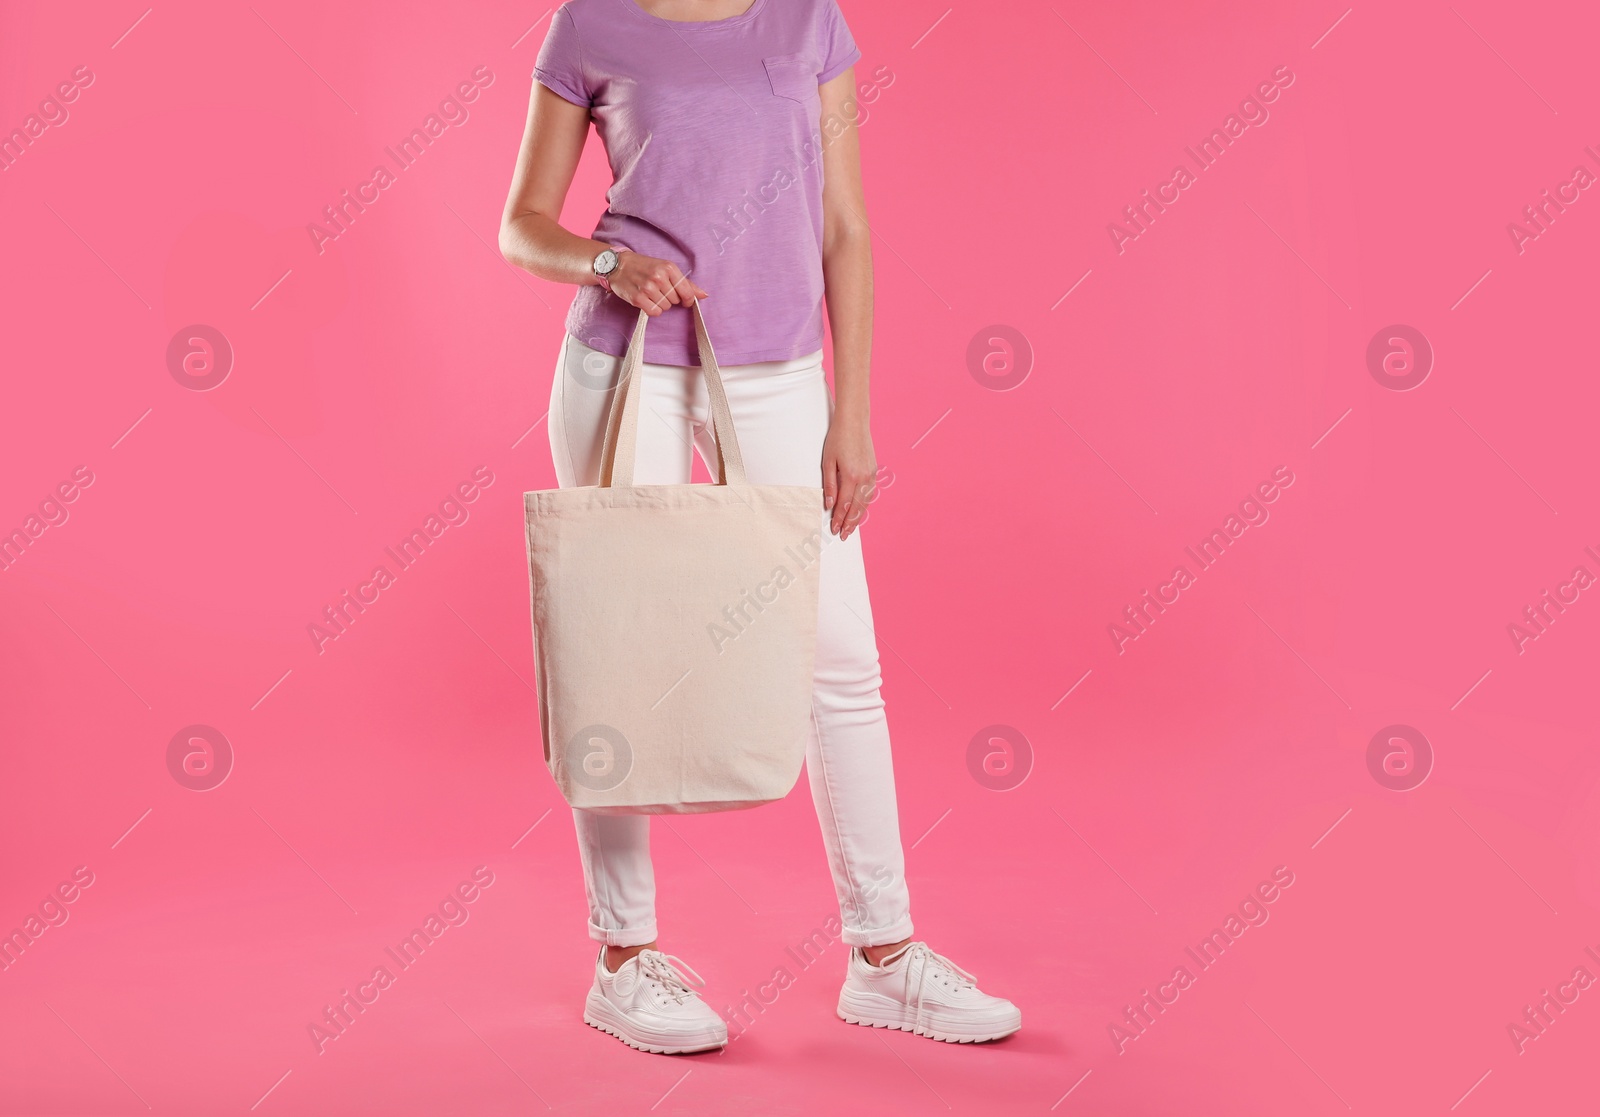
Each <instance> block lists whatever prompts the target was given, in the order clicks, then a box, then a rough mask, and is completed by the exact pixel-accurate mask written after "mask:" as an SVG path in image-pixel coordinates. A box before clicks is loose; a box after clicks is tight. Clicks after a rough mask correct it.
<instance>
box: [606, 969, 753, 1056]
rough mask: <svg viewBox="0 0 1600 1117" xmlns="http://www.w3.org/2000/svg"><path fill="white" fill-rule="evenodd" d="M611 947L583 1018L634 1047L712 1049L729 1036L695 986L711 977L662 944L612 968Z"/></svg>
mask: <svg viewBox="0 0 1600 1117" xmlns="http://www.w3.org/2000/svg"><path fill="white" fill-rule="evenodd" d="M605 958H606V950H605V947H603V946H602V947H601V948H600V956H599V957H598V958H596V959H595V963H594V986H593V988H591V989H590V990H589V999H588V1000H587V1001H585V1002H584V1006H583V1022H584V1023H585V1024H588V1025H590V1026H591V1027H595V1028H599V1029H600V1030H601V1031H602V1032H609V1033H611V1034H612V1035H614V1036H616V1037H617V1038H618V1039H620V1040H621V1041H622V1042H623V1043H626V1044H627V1045H628V1046H629V1047H637V1048H638V1049H639V1050H640V1051H653V1052H656V1053H658V1054H662V1055H685V1054H688V1053H689V1052H691V1051H712V1050H715V1049H716V1048H719V1047H724V1046H726V1045H727V1042H728V1026H727V1025H726V1024H724V1023H723V1022H722V1017H720V1016H718V1015H717V1014H716V1012H715V1011H713V1009H712V1008H711V1006H710V1005H708V1004H706V1003H705V1002H704V1001H702V1000H701V999H700V997H699V994H697V993H696V992H695V990H696V989H698V988H700V987H702V986H704V985H705V979H704V978H702V977H701V976H700V975H699V974H697V973H695V972H694V971H693V970H691V969H689V967H688V966H687V965H685V964H684V962H683V960H682V959H681V958H674V957H671V956H669V955H666V954H663V953H661V951H659V950H641V951H640V952H639V953H638V954H637V955H635V956H634V957H632V958H629V959H628V960H627V961H626V962H624V963H622V965H620V966H618V967H617V970H616V972H615V973H612V972H611V971H610V970H608V969H606V963H605Z"/></svg>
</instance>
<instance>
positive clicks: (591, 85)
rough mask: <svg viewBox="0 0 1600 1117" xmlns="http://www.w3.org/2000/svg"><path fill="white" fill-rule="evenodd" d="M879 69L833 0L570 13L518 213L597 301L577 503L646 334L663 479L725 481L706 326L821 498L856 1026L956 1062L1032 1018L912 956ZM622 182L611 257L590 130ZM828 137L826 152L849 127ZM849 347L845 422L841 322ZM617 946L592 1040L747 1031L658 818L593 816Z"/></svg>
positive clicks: (575, 315)
mask: <svg viewBox="0 0 1600 1117" xmlns="http://www.w3.org/2000/svg"><path fill="white" fill-rule="evenodd" d="M860 56H861V54H860V51H858V50H857V49H856V46H855V43H854V41H853V39H852V38H851V35H850V31H849V29H848V28H847V27H846V26H845V22H844V17H843V16H842V15H841V14H840V12H839V10H838V8H837V6H836V5H835V2H834V0H570V2H569V3H566V4H564V5H563V6H562V7H561V8H559V9H558V10H557V11H556V12H555V13H554V15H553V16H552V17H551V24H550V29H549V32H548V34H547V37H546V39H545V42H544V46H543V48H542V49H541V50H540V52H539V59H538V62H537V65H536V67H535V69H534V76H535V78H536V79H537V81H536V83H535V84H534V87H533V97H532V103H531V104H530V106H529V110H528V123H527V129H526V131H525V133H524V135H523V140H522V149H521V151H520V153H519V155H518V159H517V167H516V172H515V175H514V177H513V179H512V185H511V196H510V198H509V199H508V200H507V202H506V209H505V216H504V220H503V222H502V225H501V229H500V248H501V251H502V252H503V253H504V255H505V257H506V259H507V260H509V261H511V262H512V263H514V264H516V265H518V266H519V267H523V268H526V269H527V270H528V271H530V272H532V273H533V274H535V275H538V276H541V277H543V278H545V279H549V280H553V281H558V282H564V283H572V284H576V285H577V287H578V292H577V296H576V297H575V298H574V299H573V303H572V308H571V311H570V312H569V314H568V315H567V323H566V324H567V336H566V338H565V339H564V341H563V344H562V351H561V355H560V358H559V361H558V363H557V368H556V375H555V383H554V386H553V390H552V392H551V400H550V416H549V429H550V448H551V453H552V454H553V456H554V459H555V468H556V476H557V479H558V481H559V483H560V485H561V486H562V487H563V488H566V487H570V486H574V485H593V484H596V483H597V480H598V476H599V463H600V453H601V443H602V439H603V434H604V427H605V421H606V415H607V412H608V409H609V407H610V398H611V396H610V393H611V390H612V388H613V386H614V385H615V384H616V382H617V378H618V370H619V367H620V364H621V355H622V354H623V353H624V352H625V351H626V348H627V342H628V337H629V334H630V333H631V331H632V327H633V323H634V321H635V320H636V319H637V316H638V311H639V310H641V309H642V310H644V311H645V312H646V313H647V314H648V315H649V316H650V317H651V319H653V321H652V322H651V324H650V328H649V330H648V331H647V333H646V339H645V352H644V361H645V363H644V365H643V371H642V376H643V379H642V381H641V385H640V387H641V391H642V394H643V403H644V406H645V408H646V409H648V411H650V412H654V417H653V418H652V417H651V416H650V415H648V414H645V413H643V412H642V413H641V414H643V415H644V417H643V419H642V420H641V422H640V424H639V433H638V449H637V458H636V466H635V468H636V470H637V472H636V475H635V476H636V479H637V480H638V481H639V482H640V483H646V484H684V483H687V482H688V481H689V480H690V464H691V462H690V454H691V451H690V448H689V447H690V445H691V441H692V444H693V445H694V446H695V447H697V448H698V450H699V452H700V455H701V457H702V459H703V460H705V462H706V463H707V465H708V467H709V468H710V470H711V471H712V474H713V476H715V475H716V469H717V465H716V463H717V460H718V459H717V454H716V446H715V442H714V440H713V436H712V432H711V429H710V426H711V424H710V421H709V410H708V407H709V405H708V400H707V396H706V390H705V385H704V381H703V379H702V377H701V376H700V372H699V369H698V363H699V355H698V349H697V346H696V343H695V334H694V326H693V313H694V311H693V309H692V308H693V307H694V306H695V304H696V303H697V302H698V301H699V300H706V304H705V308H704V311H703V312H704V313H705V314H706V318H707V323H708V329H709V331H710V333H711V335H712V337H713V339H714V341H715V343H716V347H717V355H718V358H719V364H720V365H721V368H722V378H723V381H724V383H725V387H726V392H727V395H728V400H729V404H730V406H731V408H732V412H733V416H734V420H735V424H736V426H737V429H738V432H739V444H740V447H741V449H742V450H743V454H744V460H745V467H746V470H747V472H748V475H749V479H750V481H751V482H752V483H754V484H771V485H809V486H815V485H817V484H818V481H819V478H820V481H821V488H822V492H823V504H824V507H823V508H822V509H819V510H818V517H819V520H820V519H821V518H822V517H824V516H826V517H827V522H828V529H829V531H830V532H831V533H832V535H833V536H836V537H837V538H836V539H830V540H829V542H828V544H827V546H825V547H824V549H823V553H822V560H821V562H822V565H821V588H820V597H821V600H820V604H819V608H818V618H817V625H818V630H817V654H816V672H815V689H814V695H813V701H812V715H813V716H812V723H813V724H812V732H811V734H810V740H809V742H808V745H807V751H806V769H807V773H808V775H809V778H810V782H811V792H812V796H813V798H814V800H815V802H816V808H817V815H818V818H819V819H820V821H821V824H822V833H823V838H824V842H825V844H826V846H827V851H828V861H829V865H830V867H831V869H832V872H833V879H834V883H835V887H836V890H837V892H838V897H839V905H840V909H841V912H842V932H841V938H842V939H843V940H844V942H845V943H846V944H847V945H848V946H849V947H850V948H851V949H850V958H849V963H848V966H847V970H846V977H845V983H844V988H843V989H842V990H841V992H840V997H839V1007H838V1013H839V1016H840V1017H841V1018H843V1019H844V1020H847V1021H849V1022H850V1023H855V1024H867V1025H873V1026H878V1027H884V1026H887V1027H893V1028H900V1029H903V1030H906V1031H913V1032H916V1033H917V1034H918V1035H926V1036H930V1037H932V1038H934V1039H941V1040H946V1041H950V1042H973V1041H980V1040H990V1039H998V1038H1000V1037H1002V1036H1005V1035H1009V1034H1011V1033H1012V1032H1014V1031H1016V1030H1017V1029H1018V1028H1019V1027H1020V1026H1021V1014H1020V1013H1019V1012H1018V1011H1017V1009H1016V1007H1015V1006H1014V1005H1012V1004H1011V1003H1010V1002H1009V1001H1005V1000H1001V999H999V998H997V997H991V996H988V995H987V994H984V993H982V992H980V991H979V990H978V989H977V987H976V986H975V985H974V984H973V981H972V978H971V975H969V974H967V973H965V972H964V971H963V970H961V969H959V968H958V967H957V966H955V965H954V964H953V963H951V962H950V961H949V960H947V959H945V958H943V957H941V956H940V955H938V954H936V953H934V952H933V951H932V950H930V949H929V948H928V946H927V945H926V944H925V943H921V942H913V941H912V940H911V916H910V907H909V900H908V895H907V889H906V880H905V868H904V860H903V856H902V853H901V849H900V835H899V824H898V820H897V816H896V811H895V792H894V771H893V767H892V760H891V757H890V751H889V732H888V725H887V722H886V720H885V717H884V711H883V701H882V699H881V698H880V697H879V693H878V688H879V674H878V655H877V648H876V645H875V642H874V639H873V633H872V627H871V609H870V607H869V605H868V600H867V584H866V574H865V569H864V567H863V565H862V558H861V541H860V537H859V536H858V535H857V534H856V526H857V524H858V522H859V521H860V518H861V515H862V513H863V512H864V511H865V510H866V505H867V502H868V500H869V498H870V495H871V489H872V483H873V479H874V478H875V476H876V471H877V465H876V462H875V460H874V457H873V450H872V438H871V436H870V434H869V433H868V421H867V375H868V354H869V350H870V346H871V330H872V257H871V249H870V246H869V243H868V238H869V236H870V232H869V230H868V228H867V223H866V219H865V217H864V216H863V214H864V212H865V206H864V204H863V201H862V193H861V173H860V163H859V149H858V146H857V137H856V132H855V127H854V120H855V117H856V104H855V99H854V96H853V94H854V89H855V79H854V70H853V66H854V63H855V62H856V60H857V59H859V58H860ZM591 120H592V121H593V122H594V125H595V129H596V131H597V132H598V133H599V135H600V139H601V141H602V142H603V143H604V145H605V150H606V155H607V157H608V159H609V161H610V165H611V170H612V175H613V178H614V181H613V183H612V186H611V189H610V191H609V192H608V193H607V202H608V207H607V209H606V211H605V213H604V214H603V215H602V216H601V218H600V221H599V224H598V227H597V228H596V229H595V233H594V236H593V237H581V236H578V235H575V234H573V233H570V232H568V231H567V230H565V229H563V228H562V227H561V225H560V224H559V218H560V216H561V207H562V204H563V203H564V202H565V200H566V194H567V190H568V187H569V186H570V185H571V183H572V177H573V174H574V172H575V170H576V168H577V165H578V158H579V156H580V154H581V153H582V151H583V145H584V141H585V139H586V138H587V135H588V129H589V124H590V121H591ZM824 124H826V127H825V128H824ZM824 299H826V302H827V308H828V321H829V323H830V324H831V326H832V329H833V352H834V381H835V389H836V394H835V397H834V398H830V396H829V393H828V387H827V382H826V380H825V379H824V373H823V368H822V352H821V350H822V321H823V317H822V304H823V301H824ZM573 813H574V816H575V819H576V823H577V830H578V848H579V851H580V852H581V854H582V859H583V870H584V877H585V881H586V884H587V891H588V898H589V932H590V935H591V937H593V938H594V939H596V940H597V941H598V942H600V943H601V944H602V946H601V948H600V951H599V956H598V957H597V958H596V960H595V975H594V985H593V987H592V989H591V990H590V993H589V997H588V1001H587V1003H586V1005H585V1009H584V1020H585V1021H586V1022H588V1023H589V1024H591V1025H593V1026H595V1027H597V1028H600V1029H602V1030H603V1031H606V1032H609V1033H610V1034H612V1035H614V1036H616V1037H617V1038H619V1039H621V1040H622V1041H623V1042H624V1043H627V1044H630V1045H631V1046H633V1047H637V1048H640V1049H642V1050H645V1051H656V1052H665V1053H680V1052H689V1051H705V1050H711V1049H714V1048H719V1047H722V1046H723V1045H724V1044H726V1043H727V1036H728V1032H727V1027H726V1025H725V1024H724V1023H723V1021H722V1019H721V1018H720V1017H718V1015H717V1014H716V1013H715V1012H714V1011H712V1009H711V1008H710V1007H709V1006H707V1005H706V1004H705V1003H704V1002H703V1001H702V1000H701V999H700V998H699V996H698V995H697V994H696V992H695V990H696V988H698V987H699V986H700V985H701V984H703V983H702V982H701V981H700V980H699V978H698V977H697V976H695V975H694V974H693V971H692V970H689V969H688V968H687V967H686V966H683V967H682V968H680V966H681V963H679V962H678V960H677V959H674V958H670V957H669V956H668V955H665V954H663V953H662V952H661V951H660V950H658V949H657V944H656V922H655V880H654V876H653V874H652V870H651V865H650V851H649V818H648V817H647V816H644V815H628V816H618V815H598V814H592V813H589V812H586V811H582V810H575V811H574V812H573Z"/></svg>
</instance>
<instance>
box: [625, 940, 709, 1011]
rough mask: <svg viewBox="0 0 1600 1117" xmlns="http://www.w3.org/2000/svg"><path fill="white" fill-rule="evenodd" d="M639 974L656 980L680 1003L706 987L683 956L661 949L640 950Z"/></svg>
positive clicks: (663, 989)
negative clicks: (664, 951) (667, 952)
mask: <svg viewBox="0 0 1600 1117" xmlns="http://www.w3.org/2000/svg"><path fill="white" fill-rule="evenodd" d="M639 976H641V977H643V978H645V979H646V980H648V981H652V982H654V983H655V984H656V985H658V986H659V987H660V988H661V990H662V991H663V992H665V993H666V994H667V996H669V997H671V998H672V999H673V1000H674V1001H675V1002H677V1003H678V1004H682V1003H683V1002H684V1001H686V1000H688V999H689V998H690V997H693V996H695V995H696V994H695V990H697V989H701V988H704V986H705V983H706V979H705V978H703V977H701V976H700V975H699V974H697V973H695V972H694V970H692V969H690V968H689V964H688V963H687V962H685V961H684V960H683V959H682V958H679V957H678V956H677V955H675V954H663V953H662V952H661V951H659V950H645V951H641V952H640V954H639Z"/></svg>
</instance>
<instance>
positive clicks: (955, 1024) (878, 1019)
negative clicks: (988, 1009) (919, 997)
mask: <svg viewBox="0 0 1600 1117" xmlns="http://www.w3.org/2000/svg"><path fill="white" fill-rule="evenodd" d="M838 1012H839V1019H841V1020H843V1021H844V1022H845V1023H846V1024H860V1025H862V1026H863V1027H867V1028H893V1029H895V1030H896V1031H901V1032H911V1033H913V1034H914V1035H919V1036H927V1037H928V1038H929V1039H937V1040H942V1041H943V1042H945V1043H988V1042H989V1041H990V1040H996V1039H1004V1038H1005V1037H1006V1036H1009V1035H1011V1034H1013V1033H1014V1032H1016V1031H1018V1030H1019V1029H1020V1028H1021V1027H1022V1013H1021V1011H1019V1010H1018V1009H1016V1008H1014V1007H1013V1008H1012V1009H1011V1011H1010V1012H1008V1013H1003V1014H999V1015H996V1016H995V1017H994V1018H992V1019H988V1020H962V1021H948V1020H940V1019H938V1017H937V1014H935V1013H932V1012H928V1011H924V1012H923V1014H922V1023H921V1024H918V1023H917V1011H916V1009H914V1008H912V1007H911V1006H910V1005H906V1004H902V1003H900V1002H899V1001H896V1000H892V999H891V998H889V997H880V996H878V995H877V994H876V993H869V992H866V991H864V990H858V989H844V990H842V991H841V992H840V993H839V1009H838Z"/></svg>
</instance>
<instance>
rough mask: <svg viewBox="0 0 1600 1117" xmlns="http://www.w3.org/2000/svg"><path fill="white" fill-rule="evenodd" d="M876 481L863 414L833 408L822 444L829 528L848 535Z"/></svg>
mask: <svg viewBox="0 0 1600 1117" xmlns="http://www.w3.org/2000/svg"><path fill="white" fill-rule="evenodd" d="M877 480H878V459H877V456H876V455H875V454H874V453H873V452H872V433H871V431H870V430H869V429H868V423H867V420H866V417H865V416H857V415H854V414H853V413H848V412H844V411H840V410H838V409H835V410H834V413H833V421H832V422H831V423H829V424H828V437H827V438H826V439H825V440H824V441H823V443H822V506H823V507H824V508H826V509H828V510H829V511H831V512H832V513H833V517H832V519H831V520H830V521H829V524H828V527H829V530H831V531H832V532H833V534H835V535H837V536H838V537H839V538H840V539H841V540H845V539H848V538H850V536H851V534H852V533H853V532H854V531H855V530H856V525H858V524H859V523H860V522H861V517H862V516H863V515H865V513H866V511H867V505H868V504H869V503H871V501H872V497H873V490H874V488H875V487H876V485H877Z"/></svg>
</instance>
